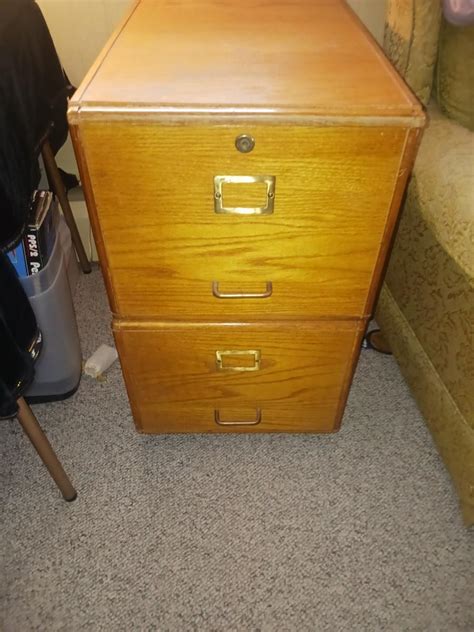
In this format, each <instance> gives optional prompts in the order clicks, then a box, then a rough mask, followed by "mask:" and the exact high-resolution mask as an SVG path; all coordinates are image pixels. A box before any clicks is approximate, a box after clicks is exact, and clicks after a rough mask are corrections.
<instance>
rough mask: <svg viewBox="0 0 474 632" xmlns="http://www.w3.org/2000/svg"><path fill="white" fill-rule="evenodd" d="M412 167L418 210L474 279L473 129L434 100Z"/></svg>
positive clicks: (450, 252)
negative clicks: (443, 110) (441, 108)
mask: <svg viewBox="0 0 474 632" xmlns="http://www.w3.org/2000/svg"><path fill="white" fill-rule="evenodd" d="M428 114H429V125H428V127H427V129H426V130H425V133H424V136H423V140H422V143H421V146H420V149H419V152H418V156H417V159H416V163H415V167H414V170H413V177H412V180H413V182H412V184H411V188H414V189H416V196H417V198H418V201H419V208H420V212H421V213H422V214H423V216H424V219H425V221H426V222H427V224H428V225H429V227H430V229H431V230H432V232H433V234H434V236H435V238H436V239H437V240H438V241H439V242H440V244H441V245H442V246H443V248H444V249H445V250H446V252H447V253H448V254H449V256H450V257H452V258H453V260H454V261H455V262H456V263H457V264H458V265H459V267H460V268H461V269H462V270H463V271H464V272H465V273H466V275H467V276H468V277H469V278H471V279H473V278H474V247H473V244H474V203H473V201H474V172H473V167H472V157H473V155H474V134H473V133H472V132H469V131H468V130H466V129H465V128H464V127H461V126H460V125H458V124H457V123H455V122H454V121H451V120H450V119H447V118H446V117H445V116H443V115H442V114H441V112H440V110H439V108H438V107H437V106H436V104H435V103H434V102H432V103H430V106H429V108H428Z"/></svg>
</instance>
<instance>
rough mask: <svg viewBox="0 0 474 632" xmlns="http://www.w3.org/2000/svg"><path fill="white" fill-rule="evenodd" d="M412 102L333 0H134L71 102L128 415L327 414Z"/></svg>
mask: <svg viewBox="0 0 474 632" xmlns="http://www.w3.org/2000/svg"><path fill="white" fill-rule="evenodd" d="M424 118H425V117H424V113H423V110H422V108H421V106H420V105H419V103H418V101H417V100H416V98H415V97H414V96H413V95H412V94H411V92H410V91H409V89H408V88H407V87H406V86H405V84H404V83H403V81H402V80H401V79H400V78H399V76H398V75H397V73H396V72H395V71H394V70H393V68H392V67H391V66H390V64H389V62H388V61H387V60H386V58H385V57H384V55H383V53H382V52H381V50H380V49H379V47H378V46H377V44H376V43H375V42H374V41H373V40H372V38H371V36H370V35H369V34H368V33H367V31H366V30H365V29H364V27H363V26H362V25H361V23H360V22H359V21H358V19H357V17H356V16H355V15H354V14H353V13H352V11H351V9H350V8H349V7H348V6H346V4H345V3H344V2H343V0H294V1H292V2H288V1H284V2H283V1H280V0H275V1H274V2H270V1H267V0H265V1H261V0H219V1H217V0H192V1H191V0H141V1H139V2H137V3H136V4H135V5H134V7H133V8H132V9H131V11H130V13H129V14H128V15H127V16H126V18H125V19H124V21H123V23H122V24H121V26H120V27H119V28H118V29H117V31H116V33H115V34H114V35H113V36H112V38H111V40H110V41H109V43H108V44H107V46H106V47H105V49H104V51H103V52H102V53H101V55H100V57H99V58H98V60H97V61H96V63H95V65H94V66H93V67H92V69H91V70H90V72H89V73H88V75H87V76H86V78H85V79H84V81H83V83H82V85H81V86H80V88H79V89H78V91H77V92H76V94H75V96H74V97H73V99H72V100H71V102H70V107H69V121H70V125H71V131H72V135H73V142H74V146H75V151H76V155H77V159H78V163H79V168H80V172H81V178H82V183H83V186H84V190H85V195H86V202H87V206H88V210H89V215H90V219H91V223H92V227H93V231H94V237H95V240H96V243H97V247H98V250H99V258H100V263H101V267H102V271H103V275H104V278H105V282H106V286H107V292H108V297H109V301H110V306H111V311H112V313H113V331H114V335H115V339H116V343H117V347H118V351H119V355H120V361H121V365H122V370H123V374H124V378H125V383H126V387H127V391H128V395H129V400H130V404H131V408H132V412H133V416H134V419H135V423H136V426H137V428H138V430H140V431H142V432H148V433H159V432H237V431H240V432H242V431H247V432H250V431H251V432H269V431H270V432H274V431H283V432H331V431H334V430H337V429H338V427H339V425H340V422H341V418H342V415H343V412H344V406H345V402H346V399H347V395H348V391H349V388H350V384H351V380H352V376H353V373H354V368H355V365H356V362H357V358H358V354H359V349H360V344H361V339H362V336H363V333H364V331H365V329H366V325H367V322H368V318H369V317H370V315H371V313H372V310H373V307H374V301H375V300H376V296H377V290H378V287H379V285H380V282H381V277H382V275H383V269H384V262H385V260H386V258H387V254H388V251H389V245H390V242H391V236H392V233H393V230H394V226H395V224H396V220H397V215H398V210H399V206H400V202H401V198H402V195H403V191H404V188H405V184H406V181H407V178H408V175H409V172H410V169H411V166H412V163H413V160H414V157H415V154H416V148H417V144H418V141H419V136H420V132H421V130H422V127H423V125H424Z"/></svg>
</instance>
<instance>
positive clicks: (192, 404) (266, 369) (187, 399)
mask: <svg viewBox="0 0 474 632" xmlns="http://www.w3.org/2000/svg"><path fill="white" fill-rule="evenodd" d="M363 329H364V321H340V322H337V321H335V322H328V323H321V322H320V323H317V324H315V323H313V322H306V321H305V322H297V323H294V322H292V323H287V322H286V323H273V324H268V323H239V324H235V323H232V324H223V323H218V324H212V323H211V324H210V323H180V324H176V323H140V322H127V321H116V322H114V334H115V338H116V342H117V347H118V350H119V354H120V360H121V363H122V370H123V373H124V376H125V382H126V385H127V390H128V394H129V398H130V403H131V406H132V412H133V415H134V419H135V423H136V425H137V428H138V429H139V430H140V431H142V432H149V433H167V432H243V431H247V432H250V431H252V432H278V431H279V432H331V431H334V430H337V428H338V426H339V423H340V420H341V417H342V414H343V410H344V404H345V401H346V398H347V393H348V390H349V386H350V381H351V377H352V368H353V364H354V363H355V361H356V359H357V354H358V349H359V342H360V336H361V334H362V331H363Z"/></svg>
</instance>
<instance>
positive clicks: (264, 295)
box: [212, 281, 273, 298]
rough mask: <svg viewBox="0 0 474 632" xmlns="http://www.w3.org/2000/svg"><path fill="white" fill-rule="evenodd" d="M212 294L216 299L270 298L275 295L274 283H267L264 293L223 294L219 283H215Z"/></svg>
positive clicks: (213, 283)
mask: <svg viewBox="0 0 474 632" xmlns="http://www.w3.org/2000/svg"><path fill="white" fill-rule="evenodd" d="M212 293H213V294H214V296H215V297H216V298H268V297H269V296H271V295H272V293H273V283H272V282H271V281H267V282H266V288H265V291H264V292H221V291H220V290H219V281H213V282H212Z"/></svg>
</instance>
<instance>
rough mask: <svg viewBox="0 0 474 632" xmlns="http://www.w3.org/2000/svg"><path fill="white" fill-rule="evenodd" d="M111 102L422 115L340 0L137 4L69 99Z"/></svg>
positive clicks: (153, 0) (145, 0)
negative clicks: (90, 71) (124, 24)
mask: <svg viewBox="0 0 474 632" xmlns="http://www.w3.org/2000/svg"><path fill="white" fill-rule="evenodd" d="M361 86H363V89H361ZM110 104H115V105H125V106H129V105H131V104H132V105H133V106H134V108H135V109H140V108H142V109H146V108H148V109H153V110H157V111H159V110H163V111H168V112H170V111H181V112H187V113H189V112H193V111H209V110H210V109H212V110H213V111H226V110H227V111H230V110H231V111H232V112H233V113H239V112H252V113H269V112H270V113H273V114H278V113H284V114H289V113H300V114H302V113H306V114H307V113H313V114H321V113H322V114H324V115H328V114H344V115H347V114H349V113H351V114H354V115H358V116H374V115H376V116H381V117H383V116H393V115H404V116H413V115H417V116H421V115H422V112H421V108H420V106H419V103H418V102H417V100H416V98H415V97H414V96H413V95H412V93H411V92H410V90H409V89H408V88H407V86H406V85H405V84H404V83H403V81H402V80H401V79H400V77H399V76H398V74H397V73H396V71H395V70H394V69H393V68H392V67H391V66H390V64H389V62H388V61H387V60H386V58H385V56H384V55H383V52H382V51H381V50H380V48H379V47H378V45H377V44H376V43H375V41H374V40H373V39H372V38H371V36H370V35H369V34H368V33H367V32H366V31H365V29H364V28H363V26H362V25H361V23H360V21H359V20H358V19H357V18H356V16H355V15H354V14H353V12H352V11H351V10H350V9H349V7H348V6H347V5H346V4H345V2H344V1H343V0H299V1H298V2H291V1H280V2H271V3H270V2H256V1H255V0H240V1H239V2H235V0H219V1H217V0H194V1H193V2H186V1H184V0H174V1H172V2H169V1H165V0H142V1H141V2H139V3H138V6H137V7H136V8H134V9H133V10H132V11H131V13H130V16H129V18H128V20H127V21H126V26H125V27H124V28H123V29H122V30H121V32H120V35H119V36H118V37H116V36H114V37H113V38H111V40H110V43H109V44H108V46H107V47H106V50H105V52H104V53H103V54H102V56H101V59H100V62H99V63H98V64H97V65H96V66H95V67H94V72H93V73H92V74H91V75H89V76H88V77H87V78H86V80H85V81H84V82H83V84H82V85H81V86H80V88H79V90H78V92H77V94H76V96H75V97H74V99H73V101H72V107H73V108H76V109H77V108H79V107H82V108H85V109H87V107H88V106H92V107H97V106H99V107H100V106H104V107H107V105H110Z"/></svg>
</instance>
